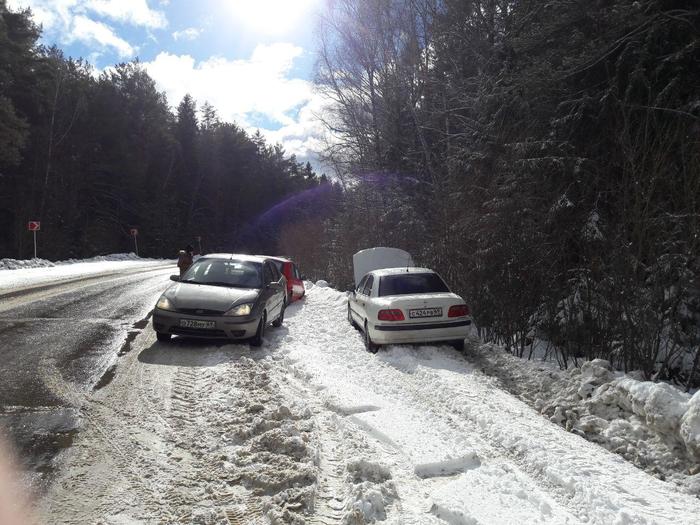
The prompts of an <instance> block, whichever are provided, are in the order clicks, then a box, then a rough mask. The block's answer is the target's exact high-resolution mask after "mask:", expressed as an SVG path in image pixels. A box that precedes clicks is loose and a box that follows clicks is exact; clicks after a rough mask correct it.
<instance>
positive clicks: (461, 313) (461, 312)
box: [447, 304, 469, 317]
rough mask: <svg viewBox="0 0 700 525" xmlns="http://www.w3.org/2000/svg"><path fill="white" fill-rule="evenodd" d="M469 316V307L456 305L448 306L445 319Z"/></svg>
mask: <svg viewBox="0 0 700 525" xmlns="http://www.w3.org/2000/svg"><path fill="white" fill-rule="evenodd" d="M468 315H469V307H468V306H467V305H466V304H456V305H455V306H450V310H449V311H448V312H447V317H466V316H468Z"/></svg>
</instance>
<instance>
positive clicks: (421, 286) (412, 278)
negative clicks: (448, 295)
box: [379, 273, 450, 297]
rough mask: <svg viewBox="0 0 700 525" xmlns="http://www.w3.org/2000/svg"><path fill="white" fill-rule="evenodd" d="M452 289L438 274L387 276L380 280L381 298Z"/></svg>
mask: <svg viewBox="0 0 700 525" xmlns="http://www.w3.org/2000/svg"><path fill="white" fill-rule="evenodd" d="M449 291H450V289H449V288H448V287H447V285H446V284H445V281H443V280H442V279H441V278H440V276H439V275H438V274H436V273H404V274H399V275H385V276H383V277H382V278H381V279H380V280H379V296H380V297H384V296H387V295H409V294H420V293H442V292H449Z"/></svg>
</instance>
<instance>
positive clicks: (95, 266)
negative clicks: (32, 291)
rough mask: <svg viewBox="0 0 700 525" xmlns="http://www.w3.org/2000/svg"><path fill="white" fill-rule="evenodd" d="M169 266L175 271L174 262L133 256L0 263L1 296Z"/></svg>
mask: <svg viewBox="0 0 700 525" xmlns="http://www.w3.org/2000/svg"><path fill="white" fill-rule="evenodd" d="M166 264H172V265H173V267H174V266H175V261H170V260H163V259H143V258H141V257H137V256H136V255H134V254H133V253H116V254H112V255H100V256H97V257H92V258H90V259H69V260H67V261H59V262H51V261H47V260H45V259H28V260H17V259H0V294H3V293H5V292H9V291H13V290H18V289H22V288H26V287H31V286H41V285H46V284H53V283H58V282H61V281H67V280H70V279H76V278H81V277H89V276H97V275H100V274H106V273H110V272H118V271H122V270H129V269H136V268H144V267H148V266H163V265H166Z"/></svg>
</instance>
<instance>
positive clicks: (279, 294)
mask: <svg viewBox="0 0 700 525" xmlns="http://www.w3.org/2000/svg"><path fill="white" fill-rule="evenodd" d="M263 283H265V295H266V301H265V305H266V306H265V308H266V310H267V319H268V321H272V320H274V319H277V318H278V317H279V315H280V312H281V311H282V305H283V304H284V294H285V290H284V281H283V279H282V276H281V274H280V273H279V271H278V270H277V268H276V267H275V265H274V264H271V263H270V261H265V264H264V265H263Z"/></svg>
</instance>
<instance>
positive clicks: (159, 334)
mask: <svg viewBox="0 0 700 525" xmlns="http://www.w3.org/2000/svg"><path fill="white" fill-rule="evenodd" d="M171 337H172V336H171V334H166V333H164V332H156V339H158V341H160V342H161V343H166V342H168V341H170V338H171Z"/></svg>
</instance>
